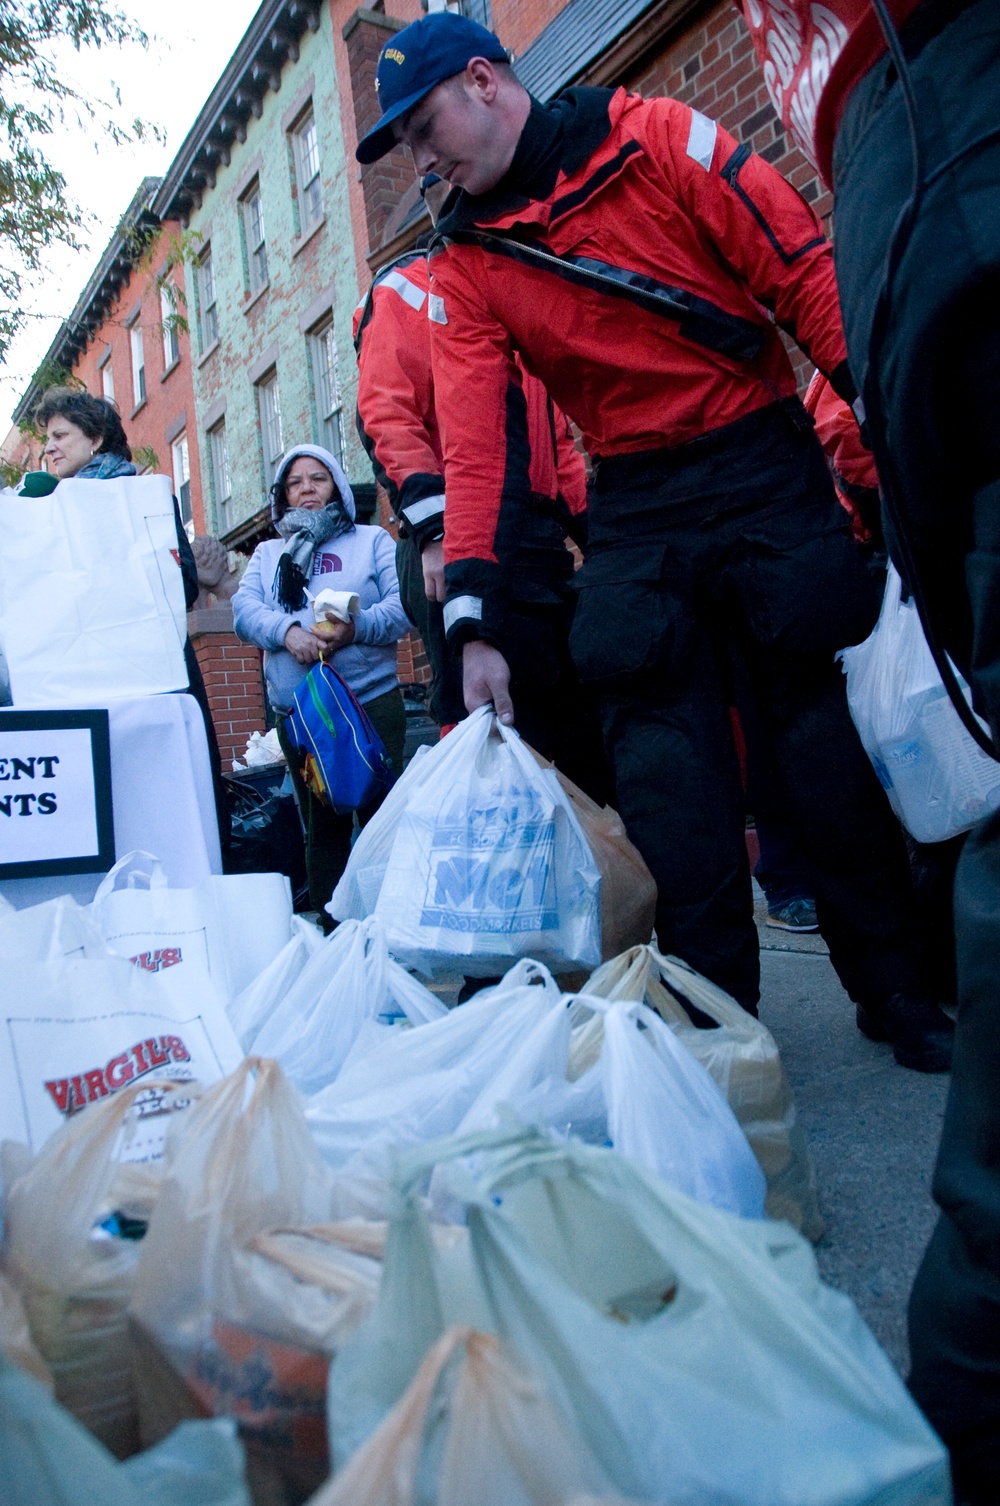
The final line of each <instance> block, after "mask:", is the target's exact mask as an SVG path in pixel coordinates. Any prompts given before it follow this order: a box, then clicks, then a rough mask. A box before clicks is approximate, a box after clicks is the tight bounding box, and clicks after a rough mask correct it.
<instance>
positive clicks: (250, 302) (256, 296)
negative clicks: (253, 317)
mask: <svg viewBox="0 0 1000 1506" xmlns="http://www.w3.org/2000/svg"><path fill="white" fill-rule="evenodd" d="M270 286H271V284H270V282H269V281H268V282H265V284H264V286H263V287H261V288H258V289H257V291H256V293H251V294H250V296H249V297H248V298H247V299H245V301H244V302H243V303H241V304H240V308H241V309H242V310H243V312H244V314H249V312H250V310H251V309H252V308H253V306H254V304H255V303H258V302H259V301H260V299H261V298H263V296H264V294H265V293H266V292H267V290H268V288H269V287H270Z"/></svg>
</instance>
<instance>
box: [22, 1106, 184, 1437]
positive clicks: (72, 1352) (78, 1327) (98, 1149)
mask: <svg viewBox="0 0 1000 1506" xmlns="http://www.w3.org/2000/svg"><path fill="white" fill-rule="evenodd" d="M144 1097H148V1093H147V1090H146V1089H145V1088H144V1087H143V1086H142V1085H139V1086H137V1087H131V1088H128V1089H126V1090H125V1091H123V1092H122V1093H120V1094H118V1095H117V1096H116V1097H114V1098H110V1099H105V1100H104V1101H103V1102H102V1103H99V1104H95V1105H94V1106H92V1107H90V1108H87V1109H85V1110H84V1111H83V1112H82V1113H80V1114H77V1115H74V1117H73V1118H72V1119H71V1120H70V1121H69V1123H68V1124H67V1125H66V1126H65V1127H64V1128H63V1129H62V1130H61V1131H60V1133H59V1134H58V1135H54V1136H53V1137H52V1139H51V1140H49V1142H48V1144H47V1145H46V1146H45V1148H44V1150H43V1151H42V1152H41V1154H40V1155H39V1156H38V1157H37V1158H36V1160H35V1161H34V1162H33V1163H32V1165H31V1166H30V1167H29V1168H28V1169H27V1171H25V1173H24V1174H23V1175H22V1176H20V1177H18V1178H17V1180H16V1181H15V1182H14V1183H13V1185H12V1186H11V1187H10V1189H9V1191H8V1193H7V1202H6V1217H5V1225H6V1227H5V1240H4V1254H5V1261H6V1265H7V1269H8V1272H9V1274H10V1276H11V1278H12V1279H13V1281H14V1284H15V1286H16V1288H17V1291H18V1294H19V1296H20V1297H21V1300H22V1302H23V1304H24V1310H25V1312H26V1314H27V1317H28V1322H29V1324H30V1326H31V1334H32V1338H33V1339H34V1342H35V1344H36V1346H37V1348H38V1350H39V1353H40V1354H41V1356H42V1358H43V1359H44V1360H45V1362H46V1364H47V1365H48V1366H49V1368H50V1370H51V1372H52V1376H53V1379H54V1381H55V1394H56V1396H57V1398H58V1399H59V1401H60V1402H61V1403H62V1404H63V1406H65V1407H66V1408H67V1409H68V1410H69V1411H70V1412H72V1413H73V1415H74V1417H77V1418H79V1420H80V1421H81V1422H83V1423H85V1424H86V1426H87V1427H89V1428H90V1430H91V1432H93V1433H94V1434H95V1435H96V1436H97V1437H98V1438H100V1439H101V1441H102V1442H103V1443H104V1444H105V1445H106V1446H107V1447H108V1448H110V1449H111V1450H112V1452H113V1453H115V1454H117V1455H118V1456H119V1457H120V1458H125V1457H126V1456H127V1455H128V1454H130V1453H132V1452H134V1450H135V1449H136V1448H137V1447H138V1444H139V1432H138V1421H139V1419H138V1409H137V1404H136V1397H135V1391H134V1388H133V1383H132V1365H131V1357H130V1353H129V1346H128V1335H127V1329H126V1311H127V1307H128V1302H129V1297H130V1296H131V1292H132V1283H133V1281H134V1280H135V1272H136V1267H137V1265H138V1261H139V1253H140V1247H141V1246H140V1241H138V1240H137V1239H135V1238H134V1237H132V1235H131V1234H129V1233H123V1232H121V1215H126V1216H127V1217H128V1218H138V1217H142V1218H145V1217H148V1215H149V1213H150V1212H151V1210H152V1205H153V1203H154V1202H155V1199H156V1195H157V1191H158V1188H159V1171H160V1170H161V1169H162V1163H161V1165H160V1166H159V1167H158V1166H157V1165H156V1163H153V1164H151V1165H149V1166H147V1167H145V1168H143V1169H140V1168H137V1167H136V1166H135V1165H134V1164H132V1163H129V1162H124V1164H123V1157H124V1156H126V1155H127V1154H128V1152H129V1149H130V1148H133V1147H134V1143H135V1141H136V1140H141V1138H142V1134H143V1127H142V1115H143V1110H144V1107H145V1108H147V1109H148V1108H149V1105H148V1104H146V1105H145V1106H144V1104H143V1103H142V1102H139V1101H138V1100H141V1099H143V1098H144ZM158 1097H159V1103H158V1105H157V1110H158V1112H159V1113H161V1115H165V1114H166V1111H167V1110H169V1109H170V1108H171V1106H172V1103H176V1106H177V1107H178V1108H182V1109H184V1110H185V1111H187V1109H188V1107H189V1099H190V1093H189V1092H188V1091H186V1090H185V1091H182V1090H180V1089H178V1088H176V1087H174V1086H173V1085H170V1084H161V1086H160V1090H159V1094H158ZM171 1117H173V1116H171ZM123 1139H124V1143H123ZM115 1215H118V1217H115Z"/></svg>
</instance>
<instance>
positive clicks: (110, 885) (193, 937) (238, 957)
mask: <svg viewBox="0 0 1000 1506" xmlns="http://www.w3.org/2000/svg"><path fill="white" fill-rule="evenodd" d="M122 878H125V879H126V880H127V885H128V887H126V888H120V887H118V885H119V882H120V880H121V879H122ZM138 882H141V885H142V887H137V883H138ZM90 908H91V914H92V915H93V918H94V920H95V922H96V924H97V927H98V929H99V930H100V932H101V935H102V936H103V937H104V940H105V943H106V944H107V946H108V947H109V949H110V950H111V951H112V952H113V953H115V955H116V956H119V957H127V958H128V959H129V960H130V961H132V962H134V963H135V965H136V966H137V967H140V968H143V969H145V970H146V971H148V972H154V973H155V972H160V971H161V970H162V969H164V968H168V967H169V968H173V967H178V966H184V965H186V964H188V963H190V964H193V965H194V966H197V967H200V968H203V969H207V971H208V972H209V973H210V974H211V976H212V978H213V980H214V981H215V983H216V985H217V986H218V988H219V991H220V992H221V994H222V996H223V998H224V999H225V1000H226V1001H227V1002H228V1001H229V1000H230V999H234V998H236V997H237V995H238V994H240V993H242V991H243V990H244V989H245V988H246V987H248V985H249V984H251V983H252V982H253V980H254V979H255V978H256V977H257V976H258V974H259V973H261V972H263V970H264V968H265V967H267V965H268V964H269V963H270V962H272V961H273V960H274V958H275V957H276V956H277V955H278V953H279V952H280V951H281V949H282V947H283V946H284V945H285V944H286V942H287V941H288V939H289V936H290V935H291V920H292V891H291V886H290V885H289V882H288V879H287V878H286V877H285V875H284V874H283V873H235V874H226V875H224V876H223V875H219V874H213V876H212V877H211V878H207V879H204V880H203V881H202V882H201V883H200V884H198V885H197V886H196V887H195V888H193V889H173V888H171V887H170V886H169V884H168V882H167V876H166V873H165V872H164V869H163V865H162V863H160V861H159V859H157V858H155V857H153V856H152V854H150V853H148V852H130V853H127V854H126V855H125V857H123V858H120V859H119V860H118V862H117V863H116V864H115V866H114V867H113V868H112V869H111V872H110V873H108V874H107V875H106V877H105V878H104V879H102V881H101V884H100V887H99V888H98V890H97V893H96V894H95V896H94V901H93V904H92V905H91V907H90Z"/></svg>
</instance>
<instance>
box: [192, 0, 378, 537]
mask: <svg viewBox="0 0 1000 1506" xmlns="http://www.w3.org/2000/svg"><path fill="white" fill-rule="evenodd" d="M320 16H321V20H320V26H319V29H318V31H317V32H315V33H313V32H309V31H306V32H305V33H304V34H303V36H302V38H301V42H300V53H299V57H298V59H297V60H296V61H292V60H288V61H287V62H286V63H285V64H284V67H283V69H282V72H281V76H280V88H279V89H278V90H277V92H275V91H274V90H273V89H272V90H269V91H268V93H267V94H266V95H265V97H264V102H263V111H262V114H261V117H260V119H259V120H258V119H254V118H253V117H252V116H251V118H250V120H249V121H248V123H247V137H246V141H245V142H243V143H240V142H236V141H234V142H233V144H232V149H231V152H232V155H231V160H230V162H229V163H228V165H221V164H220V166H219V168H218V172H217V176H216V180H215V184H214V186H213V187H206V189H205V191H204V196H203V199H202V203H201V206H200V208H199V209H197V210H196V211H194V212H193V214H192V216H191V220H190V226H189V228H190V230H191V231H193V232H197V233H199V234H200V235H201V237H202V240H201V242H200V243H198V242H197V241H196V242H195V251H196V253H197V250H198V247H199V244H200V246H201V248H204V247H205V246H207V245H209V244H210V245H211V252H212V261H213V267H214V272H215V291H216V316H217V322H218V341H217V343H216V344H215V345H214V346H209V347H208V348H207V349H206V343H205V342H206V331H205V318H204V311H203V310H202V308H201V298H200V294H199V286H198V283H199V279H198V276H197V274H196V271H195V269H194V267H193V266H189V267H188V270H187V286H188V308H189V317H190V322H191V328H192V346H193V357H194V391H195V411H196V415H197V424H196V428H197V435H198V445H199V453H200V456H201V462H202V475H203V477H204V479H205V485H204V493H205V513H206V521H207V522H208V524H209V527H210V529H211V531H212V532H214V533H216V534H226V533H228V532H229V531H230V530H231V529H233V528H235V527H237V526H238V525H239V524H240V523H241V522H243V521H245V520H246V519H247V518H249V517H251V516H252V515H253V514H254V513H255V512H257V511H258V510H259V509H260V508H261V507H262V506H263V504H264V502H265V479H264V468H263V455H262V435H261V425H260V420H259V411H258V391H257V387H256V385H255V383H256V382H257V381H258V380H259V378H260V376H261V375H262V374H263V372H262V368H267V369H268V370H270V369H271V368H273V370H274V371H275V372H276V374H277V382H278V393H279V401H280V412H281V426H282V439H283V444H284V447H285V448H288V447H289V446H291V445H293V444H297V443H303V442H313V443H322V442H323V440H322V436H321V434H320V430H319V427H318V418H317V412H316V390H315V388H316V382H315V376H314V370H313V366H312V362H311V360H310V353H309V348H308V328H309V327H315V325H316V324H317V323H318V322H319V321H320V320H322V318H323V317H324V315H326V314H328V313H331V312H332V317H333V329H334V337H335V340H336V347H337V357H338V359H337V368H338V373H337V374H338V378H339V386H340V396H341V401H342V408H341V423H340V430H341V434H342V437H343V458H344V464H345V469H346V470H347V474H348V476H349V478H350V479H351V480H352V481H358V482H370V481H371V479H372V476H371V468H370V466H369V464H368V460H367V457H366V456H365V454H364V452H363V450H362V449H361V446H360V443H359V441H358V439H357V435H356V431H355V426H354V410H355V400H356V387H357V379H356V369H355V360H354V349H353V345H352V341H351V319H352V315H353V312H354V307H355V305H356V303H357V301H358V296H359V294H358V284H357V263H356V259H355V253H354V242H353V235H352V229H351V221H350V212H349V196H348V174H349V172H350V171H351V166H349V165H348V163H347V161H346V158H345V153H344V143H343V137H342V134H341V112H340V103H339V99H338V95H337V78H336V72H335V58H334V47H333V37H332V23H331V17H330V10H329V7H327V6H323V7H322V8H321V11H320ZM310 103H311V105H312V109H313V113H314V118H315V122H316V130H317V138H318V146H319V161H320V179H321V182H322V191H323V206H324V218H323V219H322V221H321V222H320V224H319V227H318V228H317V229H314V230H313V232H312V234H309V235H306V236H303V234H302V231H301V227H302V218H303V217H302V215H301V214H300V202H299V190H298V186H297V181H296V180H297V173H296V164H295V160H294V158H295V153H294V150H293V131H294V128H295V125H296V124H297V123H298V122H299V121H300V120H301V117H302V114H303V112H304V111H307V109H308V107H309V105H310ZM254 178H256V179H257V181H258V182H259V186H260V193H261V202H262V206H263V218H264V231H265V244H266V253H267V267H268V278H269V281H268V285H267V287H266V290H265V291H263V292H261V293H260V294H259V295H258V296H256V297H253V296H252V295H251V294H250V284H249V276H248V264H247V249H246V236H245V233H244V230H243V227H242V215H241V202H240V201H241V196H243V195H245V192H246V189H247V186H248V184H249V183H250V182H251V181H252V180H253V179H254ZM223 408H224V413H223ZM220 417H222V418H223V421H224V423H225V430H226V439H227V446H228V452H229V467H230V476H231V499H230V500H229V502H228V503H226V504H225V505H224V506H223V505H221V503H220V499H219V496H218V490H219V488H218V478H217V476H216V475H215V474H214V470H213V464H212V456H211V447H210V444H209V440H208V435H207V429H208V427H209V426H210V425H215V424H217V423H218V422H219V419H220Z"/></svg>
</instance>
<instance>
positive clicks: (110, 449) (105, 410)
mask: <svg viewBox="0 0 1000 1506" xmlns="http://www.w3.org/2000/svg"><path fill="white" fill-rule="evenodd" d="M35 423H36V425H37V426H38V428H39V429H42V430H44V432H45V434H46V436H47V443H46V445H45V454H46V456H47V457H48V459H49V462H50V464H51V466H52V469H53V471H54V472H55V474H56V475H57V476H58V477H59V479H60V481H63V480H65V479H66V478H67V477H68V476H75V477H76V478H77V479H78V480H82V481H106V480H108V479H110V478H111V477H114V476H134V475H136V467H135V466H134V465H133V463H132V451H131V449H130V448H129V442H128V440H127V438H126V437H125V430H124V429H123V428H122V421H121V419H120V418H119V416H118V410H117V409H116V408H115V407H114V405H113V404H112V403H109V402H108V401H107V399H106V398H103V397H92V396H91V394H90V393H89V392H85V391H82V390H80V391H77V390H75V389H74V388H72V387H50V388H49V389H48V391H47V392H46V393H44V394H43V396H42V401H41V402H40V404H39V405H38V408H37V409H36V411H35ZM192 562H193V556H192Z"/></svg>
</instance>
